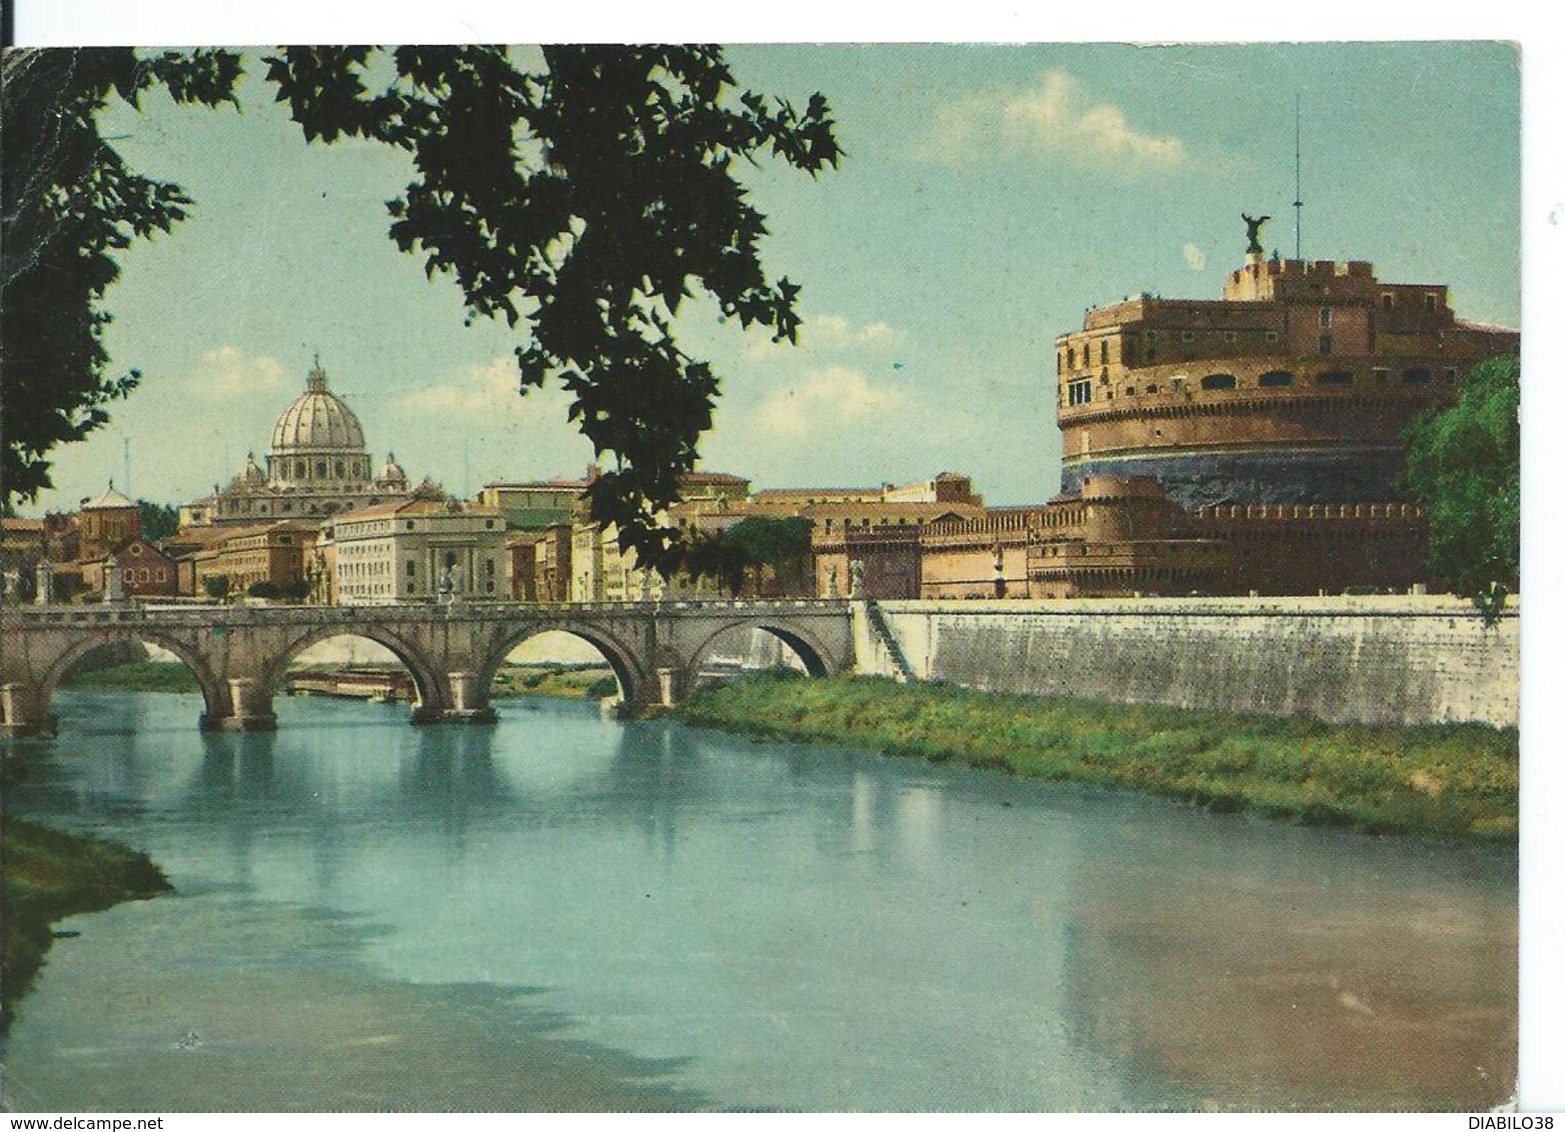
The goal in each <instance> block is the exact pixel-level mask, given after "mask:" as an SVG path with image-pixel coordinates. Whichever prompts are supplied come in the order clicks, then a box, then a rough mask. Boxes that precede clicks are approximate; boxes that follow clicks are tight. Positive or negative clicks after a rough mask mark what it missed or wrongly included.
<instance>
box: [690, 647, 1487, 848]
mask: <svg viewBox="0 0 1565 1132" xmlns="http://www.w3.org/2000/svg"><path fill="white" fill-rule="evenodd" d="M677 715H678V717H679V718H681V719H682V720H684V721H685V722H687V723H691V724H695V725H698V726H705V727H717V728H721V729H724V730H731V731H741V732H745V733H749V734H759V735H764V736H769V737H776V738H786V739H793V740H803V741H806V742H819V743H841V744H848V745H854V746H865V747H870V748H872V749H875V750H878V751H880V752H882V753H884V754H888V755H913V756H916V757H919V758H925V759H929V760H931V761H934V762H946V761H954V762H965V763H969V764H971V765H973V766H980V767H993V768H996V769H1001V770H1006V771H1010V772H1012V773H1015V774H1022V775H1027V776H1029V777H1034V778H1043V779H1054V780H1074V781H1081V782H1089V783H1095V784H1099V785H1104V786H1116V787H1129V788H1132V789H1136V790H1144V791H1147V792H1150V793H1154V794H1162V795H1166V796H1169V797H1173V798H1178V799H1181V800H1183V801H1187V802H1191V803H1193V804H1196V805H1199V806H1203V807H1206V808H1209V809H1212V810H1218V811H1240V810H1251V811H1254V812H1256V813H1260V814H1263V815H1265V816H1267V817H1271V818H1279V819H1284V820H1292V821H1300V822H1304V823H1307V824H1314V825H1335V826H1347V827H1351V828H1354V829H1360V830H1363V831H1366V832H1370V833H1417V834H1431V835H1436V836H1454V837H1468V838H1475V839H1479V840H1486V841H1514V840H1515V838H1516V830H1517V809H1518V800H1517V789H1518V750H1517V733H1516V731H1515V729H1495V728H1490V727H1487V726H1483V725H1478V724H1459V725H1449V726H1426V727H1369V726H1358V725H1337V724H1327V723H1321V722H1319V721H1316V720H1307V719H1275V718H1272V717H1268V716H1243V715H1226V714H1221V713H1217V712H1207V711H1183V710H1179V709H1174V708H1161V707H1147V706H1136V705H1125V704H1104V703H1087V702H1077V701H1059V700H1041V699H1033V698H1030V697H1021V696H1000V695H992V694H988V693H983V692H972V691H968V690H966V689H962V688H956V687H952V686H949V685H942V684H910V685H901V684H896V683H894V682H892V681H890V680H886V679H880V678H856V679H855V678H845V677H835V678H831V679H819V680H809V679H804V678H802V677H799V676H798V675H796V674H790V673H763V674H758V675H756V676H752V677H749V678H746V679H744V680H739V681H735V682H733V683H729V684H724V685H717V686H712V687H708V688H704V689H701V690H700V691H698V692H697V693H696V694H695V695H693V696H691V697H690V698H689V699H688V700H687V701H686V702H685V703H684V704H683V705H682V706H681V707H680V708H679V709H678V711H677Z"/></svg>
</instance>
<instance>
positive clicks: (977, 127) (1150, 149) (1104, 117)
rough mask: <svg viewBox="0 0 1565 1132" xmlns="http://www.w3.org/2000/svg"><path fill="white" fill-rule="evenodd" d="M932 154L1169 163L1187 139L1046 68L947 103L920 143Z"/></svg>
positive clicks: (1176, 160)
mask: <svg viewBox="0 0 1565 1132" xmlns="http://www.w3.org/2000/svg"><path fill="white" fill-rule="evenodd" d="M918 152H919V154H920V155H921V156H923V157H925V158H928V159H930V160H934V161H943V162H956V161H964V160H971V159H974V158H984V157H1008V158H1016V157H1051V158H1058V159H1063V160H1065V161H1069V162H1072V163H1074V164H1076V165H1082V166H1094V167H1100V168H1103V167H1113V166H1121V167H1123V166H1127V165H1128V166H1132V167H1139V168H1164V169H1167V168H1173V167H1174V166H1177V165H1179V164H1180V163H1181V162H1182V161H1183V160H1184V158H1185V146H1184V143H1183V142H1182V141H1180V140H1179V138H1177V137H1173V136H1157V135H1154V134H1149V133H1143V132H1141V131H1140V130H1136V129H1133V128H1132V127H1131V125H1130V123H1129V121H1128V120H1127V119H1126V117H1125V112H1124V111H1123V110H1121V109H1120V108H1119V107H1118V106H1115V105H1114V104H1113V103H1108V102H1101V103H1093V102H1092V101H1091V99H1090V98H1089V97H1088V94H1087V91H1086V88H1085V87H1083V86H1082V84H1081V82H1080V80H1078V79H1077V78H1075V77H1074V76H1072V75H1071V74H1069V73H1068V72H1066V71H1059V70H1055V71H1048V72H1046V73H1044V74H1043V75H1041V76H1039V78H1038V81H1037V82H1036V83H1035V84H1034V85H1033V86H1032V87H1029V88H1027V89H1025V90H1021V91H1013V92H1003V91H990V92H986V93H980V94H974V95H970V96H968V97H966V98H962V99H958V100H956V101H954V102H950V103H947V104H946V105H945V106H943V107H941V108H940V110H938V111H937V112H936V114H935V120H934V122H933V123H932V124H931V128H930V131H929V133H928V134H927V135H926V137H925V138H924V140H923V142H922V144H921V145H920V147H919V150H918Z"/></svg>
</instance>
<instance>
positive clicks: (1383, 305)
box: [1380, 291, 1397, 311]
mask: <svg viewBox="0 0 1565 1132" xmlns="http://www.w3.org/2000/svg"><path fill="white" fill-rule="evenodd" d="M1396 304H1397V300H1396V296H1395V295H1393V294H1391V292H1389V291H1387V292H1386V293H1385V294H1384V295H1381V296H1380V309H1381V310H1387V311H1388V310H1390V309H1391V308H1392V307H1394V306H1396Z"/></svg>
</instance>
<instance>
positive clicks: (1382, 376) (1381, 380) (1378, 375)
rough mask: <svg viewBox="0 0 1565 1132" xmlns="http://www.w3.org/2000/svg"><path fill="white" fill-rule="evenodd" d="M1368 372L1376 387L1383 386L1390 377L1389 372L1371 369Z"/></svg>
mask: <svg viewBox="0 0 1565 1132" xmlns="http://www.w3.org/2000/svg"><path fill="white" fill-rule="evenodd" d="M1369 372H1370V374H1371V375H1372V376H1373V377H1374V379H1375V384H1376V385H1384V384H1385V383H1386V379H1387V378H1388V377H1390V376H1391V374H1390V371H1389V370H1384V369H1373V370H1370V371H1369Z"/></svg>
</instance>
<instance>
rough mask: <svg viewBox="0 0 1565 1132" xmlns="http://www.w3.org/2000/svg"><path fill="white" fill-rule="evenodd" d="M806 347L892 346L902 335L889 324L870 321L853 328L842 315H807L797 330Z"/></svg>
mask: <svg viewBox="0 0 1565 1132" xmlns="http://www.w3.org/2000/svg"><path fill="white" fill-rule="evenodd" d="M799 337H800V339H801V340H802V341H803V342H804V344H805V345H807V346H810V345H814V346H828V347H834V348H839V349H840V348H842V347H855V346H895V345H896V344H898V343H899V342H901V341H902V339H903V338H904V337H905V335H904V334H903V333H902V331H900V330H897V329H895V328H893V327H892V326H891V325H890V324H889V323H885V322H871V323H867V324H865V325H863V326H855V325H854V324H853V323H851V322H849V321H848V320H847V319H845V318H843V317H842V316H841V315H837V314H815V315H807V316H806V317H805V319H804V325H803V327H801V328H800V330H799Z"/></svg>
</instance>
